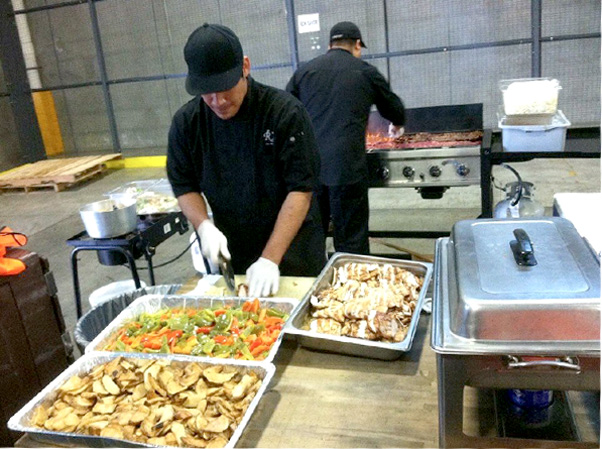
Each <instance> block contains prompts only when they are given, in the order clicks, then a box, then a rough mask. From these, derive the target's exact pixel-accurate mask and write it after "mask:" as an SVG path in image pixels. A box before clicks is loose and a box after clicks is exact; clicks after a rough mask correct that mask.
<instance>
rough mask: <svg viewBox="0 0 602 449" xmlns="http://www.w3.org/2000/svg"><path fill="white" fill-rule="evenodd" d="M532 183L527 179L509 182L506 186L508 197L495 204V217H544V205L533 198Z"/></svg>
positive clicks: (505, 190)
mask: <svg viewBox="0 0 602 449" xmlns="http://www.w3.org/2000/svg"><path fill="white" fill-rule="evenodd" d="M534 189H535V187H534V186H533V184H532V183H530V182H526V181H515V182H509V183H508V184H506V186H505V187H504V192H505V193H506V198H505V199H504V200H502V201H500V202H499V203H497V204H496V205H495V210H494V213H493V216H494V217H495V218H518V217H543V215H544V211H545V209H544V207H543V205H542V204H541V203H539V202H538V201H536V200H535V199H533V190H534Z"/></svg>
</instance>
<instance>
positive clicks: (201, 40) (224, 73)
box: [184, 23, 243, 95]
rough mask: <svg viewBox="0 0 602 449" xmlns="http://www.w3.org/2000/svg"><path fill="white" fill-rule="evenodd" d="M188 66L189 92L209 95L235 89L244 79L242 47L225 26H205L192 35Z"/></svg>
mask: <svg viewBox="0 0 602 449" xmlns="http://www.w3.org/2000/svg"><path fill="white" fill-rule="evenodd" d="M184 59H185V60H186V64H187V65H188V76H187V77H186V92H188V93H189V94H190V95H199V94H209V93H213V92H221V91H224V90H228V89H231V88H232V87H234V86H235V85H236V83H238V80H240V78H241V77H242V75H243V73H242V65H243V54H242V46H241V45H240V41H239V40H238V37H236V34H234V32H233V31H232V30H231V29H230V28H228V27H225V26H223V25H216V24H210V23H205V24H203V25H201V26H200V27H198V28H197V29H196V30H194V31H193V32H192V34H191V35H190V37H188V41H187V42H186V45H185V46H184Z"/></svg>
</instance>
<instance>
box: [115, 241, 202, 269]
mask: <svg viewBox="0 0 602 449" xmlns="http://www.w3.org/2000/svg"><path fill="white" fill-rule="evenodd" d="M195 234H196V232H195ZM197 241H199V236H198V235H196V238H195V239H194V240H193V241H192V242H190V243H189V244H188V246H187V247H186V248H184V250H183V251H182V252H181V253H180V254H178V255H177V256H175V257H174V258H172V259H170V260H168V261H166V262H163V263H160V264H159V265H153V270H154V269H155V268H162V267H164V266H166V265H169V264H170V263H173V262H175V261H176V260H178V259H179V258H180V257H182V256H183V255H184V254H186V252H187V251H188V250H189V249H190V247H191V246H192V245H194V242H197ZM121 266H122V267H126V268H127V269H129V268H130V266H129V265H128V264H121ZM134 267H135V268H136V271H143V270H146V269H147V268H146V267H144V268H141V267H138V266H136V264H134Z"/></svg>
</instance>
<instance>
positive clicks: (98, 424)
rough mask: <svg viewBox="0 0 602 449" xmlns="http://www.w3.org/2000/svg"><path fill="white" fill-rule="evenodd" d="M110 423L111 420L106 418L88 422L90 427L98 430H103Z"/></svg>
mask: <svg viewBox="0 0 602 449" xmlns="http://www.w3.org/2000/svg"><path fill="white" fill-rule="evenodd" d="M108 425H109V421H107V420H104V421H94V422H92V423H90V424H88V428H90V429H96V430H102V429H104V428H105V427H107V426H108Z"/></svg>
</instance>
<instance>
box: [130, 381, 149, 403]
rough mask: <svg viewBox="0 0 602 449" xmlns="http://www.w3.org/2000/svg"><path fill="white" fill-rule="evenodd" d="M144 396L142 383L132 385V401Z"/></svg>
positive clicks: (144, 390)
mask: <svg viewBox="0 0 602 449" xmlns="http://www.w3.org/2000/svg"><path fill="white" fill-rule="evenodd" d="M145 396H146V387H145V386H144V384H138V385H136V387H134V391H132V395H131V398H132V401H137V400H139V399H142V398H143V397H145Z"/></svg>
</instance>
